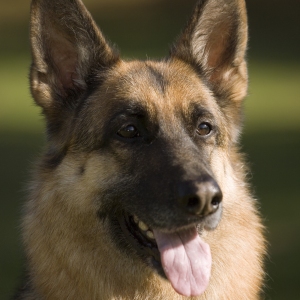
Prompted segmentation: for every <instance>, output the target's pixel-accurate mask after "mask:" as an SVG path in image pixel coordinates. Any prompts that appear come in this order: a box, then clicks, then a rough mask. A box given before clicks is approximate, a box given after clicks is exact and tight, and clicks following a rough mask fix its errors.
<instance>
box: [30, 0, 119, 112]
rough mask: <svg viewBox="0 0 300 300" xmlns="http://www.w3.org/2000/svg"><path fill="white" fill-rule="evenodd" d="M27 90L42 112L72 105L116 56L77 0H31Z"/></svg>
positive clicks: (114, 60) (116, 58) (111, 63)
mask: <svg viewBox="0 0 300 300" xmlns="http://www.w3.org/2000/svg"><path fill="white" fill-rule="evenodd" d="M31 45H32V58H33V62H32V66H31V89H32V94H33V96H34V99H35V101H36V102H37V104H38V105H40V106H41V107H42V108H43V109H44V113H45V114H46V116H49V115H50V114H51V113H53V112H54V110H55V113H56V114H58V112H59V110H60V109H62V108H65V107H66V106H68V107H69V108H70V107H74V106H75V105H76V101H78V99H79V98H80V96H81V95H82V94H83V93H85V92H86V90H87V88H88V87H89V88H90V85H91V84H92V83H93V81H94V80H95V76H94V75H95V73H96V72H97V71H99V70H101V69H104V68H109V67H110V66H112V65H113V64H114V63H115V62H116V61H117V60H118V55H117V54H116V52H115V50H114V49H113V48H112V47H111V46H110V45H109V44H108V43H107V42H106V40H105V38H104V37H103V35H102V33H101V32H100V30H99V29H98V27H97V25H96V24H95V22H94V21H93V19H92V17H91V16H90V14H89V12H88V11H87V9H86V8H85V6H84V5H83V3H82V2H81V0H33V1H32V4H31Z"/></svg>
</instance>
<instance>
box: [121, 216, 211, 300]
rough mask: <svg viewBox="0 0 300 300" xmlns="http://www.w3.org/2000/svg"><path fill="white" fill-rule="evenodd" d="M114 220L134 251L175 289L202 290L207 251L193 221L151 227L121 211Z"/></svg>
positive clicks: (208, 267)
mask: <svg viewBox="0 0 300 300" xmlns="http://www.w3.org/2000/svg"><path fill="white" fill-rule="evenodd" d="M118 220H119V224H120V226H121V229H122V231H123V233H124V234H125V237H126V240H127V241H128V243H130V245H131V246H132V247H133V248H134V249H135V251H136V253H137V255H138V256H140V257H141V258H142V260H143V261H144V262H146V263H147V264H148V265H149V266H150V267H152V268H153V269H155V270H156V271H157V272H158V274H159V275H161V276H162V277H164V278H167V279H168V280H169V281H170V283H171V285H172V286H173V288H174V289H175V291H177V292H178V293H179V294H182V295H184V296H197V295H200V294H201V293H203V292H204V291H205V289H206V287H207V285H208V281H209V277H210V270H211V253H210V249H209V246H208V245H207V244H206V243H205V242H204V241H203V240H202V239H201V238H200V236H199V234H198V231H197V226H196V225H191V226H189V227H187V228H184V229H180V230H177V231H172V232H165V231H162V230H159V229H152V228H151V227H149V226H148V225H146V224H145V223H144V222H143V221H141V220H140V219H139V218H138V217H137V216H134V215H130V214H127V213H125V212H124V213H123V214H120V216H119V218H118Z"/></svg>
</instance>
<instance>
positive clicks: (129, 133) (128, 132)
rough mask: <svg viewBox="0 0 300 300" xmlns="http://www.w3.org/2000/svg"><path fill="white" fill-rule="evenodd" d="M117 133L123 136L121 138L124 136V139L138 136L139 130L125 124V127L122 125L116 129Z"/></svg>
mask: <svg viewBox="0 0 300 300" xmlns="http://www.w3.org/2000/svg"><path fill="white" fill-rule="evenodd" d="M118 135H119V136H121V137H123V138H126V139H132V138H135V137H139V136H140V132H139V131H138V129H137V128H136V127H135V126H134V125H127V126H125V127H122V128H121V129H120V130H119V131H118Z"/></svg>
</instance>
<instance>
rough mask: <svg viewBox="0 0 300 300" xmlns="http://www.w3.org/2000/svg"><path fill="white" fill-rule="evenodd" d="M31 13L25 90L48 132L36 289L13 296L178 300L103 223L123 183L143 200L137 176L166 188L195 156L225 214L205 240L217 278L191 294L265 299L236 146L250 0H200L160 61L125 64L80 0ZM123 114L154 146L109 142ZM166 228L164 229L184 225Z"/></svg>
mask: <svg viewBox="0 0 300 300" xmlns="http://www.w3.org/2000/svg"><path fill="white" fill-rule="evenodd" d="M31 16H32V18H31V40H32V54H33V64H32V67H31V87H32V94H33V97H34V99H35V101H36V103H37V104H38V105H40V106H41V107H42V109H43V112H44V114H45V117H46V122H47V134H48V135H47V147H46V151H45V154H44V156H43V157H42V158H41V160H40V162H39V164H38V165H37V168H36V170H35V173H34V176H33V181H32V183H31V185H30V198H29V201H28V203H27V204H26V212H25V216H24V220H23V239H24V244H25V250H26V255H27V259H28V281H27V283H26V285H25V286H24V287H23V288H22V289H21V290H20V293H19V294H18V295H17V296H16V299H34V300H37V299H87V300H90V299H103V300H108V299H124V300H125V299H130V300H132V299H135V300H138V299H149V300H150V299H151V300H155V299H164V300H168V299H172V300H174V299H183V298H184V297H182V296H180V295H179V294H177V293H176V292H175V291H174V290H173V288H172V287H171V285H170V284H169V283H168V281H166V280H165V279H163V278H161V277H160V276H159V275H157V274H156V272H154V271H153V270H152V268H150V267H148V266H146V264H145V263H144V262H143V261H142V260H141V259H140V258H139V257H137V256H136V255H134V253H133V254H132V255H128V253H127V252H126V253H125V252H124V251H123V250H122V249H121V248H120V247H118V244H117V243H116V241H115V239H118V238H119V237H118V236H112V235H111V227H110V225H109V216H110V215H111V214H114V212H116V211H117V208H115V204H116V203H119V202H120V199H121V200H122V198H123V197H124V199H125V198H126V197H130V196H126V193H127V192H128V191H127V190H126V187H127V185H130V186H131V187H133V191H134V190H136V193H138V192H137V191H138V190H139V186H138V184H136V182H142V183H144V182H148V181H147V180H149V184H151V187H156V188H157V189H159V190H163V189H164V188H167V187H168V184H169V181H168V180H167V179H166V180H165V179H164V178H165V177H170V178H173V177H172V176H173V175H172V173H173V171H172V170H175V167H174V164H176V165H179V166H180V170H181V169H182V170H184V172H185V174H187V175H185V176H190V177H192V176H194V175H193V174H194V173H195V172H197V170H198V169H197V168H196V167H194V165H195V164H198V163H199V161H201V163H202V162H203V164H204V165H205V166H209V167H208V168H209V169H210V170H211V173H212V174H213V175H214V178H215V179H216V181H217V182H218V184H219V186H220V188H221V190H222V193H223V215H222V219H221V221H220V223H219V225H218V227H217V228H216V229H215V230H213V231H203V232H202V237H203V239H204V240H205V241H206V242H207V243H208V244H209V245H210V248H211V252H212V259H213V266H212V276H211V279H210V283H209V286H208V288H207V290H206V292H205V293H204V294H203V295H201V296H199V297H197V298H195V299H213V300H215V299H218V300H221V299H230V300H233V299H237V300H240V299H249V300H250V299H259V295H260V291H261V287H262V278H263V269H262V260H263V255H264V252H265V246H264V238H263V235H262V231H263V226H262V225H261V221H260V217H259V215H258V213H257V209H256V203H255V200H254V199H253V198H252V196H251V194H250V193H249V190H248V185H247V183H245V176H246V172H247V169H246V168H245V164H244V161H243V158H242V157H241V155H240V154H239V152H238V145H237V143H238V137H239V133H240V128H241V114H242V112H241V110H242V108H241V107H242V100H243V98H244V97H245V95H246V91H247V70H246V63H245V50H246V43H247V18H246V11H245V4H244V1H243V0H201V1H199V2H198V4H197V6H196V9H195V12H194V14H193V16H192V18H191V20H190V22H189V23H188V25H187V27H186V29H185V30H184V31H183V33H182V34H181V35H180V37H179V38H178V40H177V42H176V43H175V44H174V46H173V47H172V49H171V52H170V56H169V57H168V58H166V59H164V60H162V61H146V62H141V61H131V62H126V61H123V60H121V59H120V58H119V56H118V54H117V53H116V51H115V50H114V49H113V48H112V47H110V46H109V44H108V43H107V42H106V41H105V39H104V37H103V35H102V33H101V32H100V31H99V29H98V28H97V27H96V25H95V23H94V22H93V20H92V18H91V16H90V15H89V13H88V12H87V11H86V9H85V7H84V6H83V4H82V2H81V1H80V0H60V1H59V0H51V1H50V0H48V1H47V0H33V2H32V14H31ZM122 107H125V110H130V109H132V110H134V114H135V115H136V114H138V113H140V114H141V115H142V116H143V118H144V116H145V115H146V117H145V118H144V119H143V122H145V123H146V124H147V125H145V128H147V130H148V131H147V134H148V132H151V134H148V135H147V137H148V138H149V141H148V140H146V142H145V143H147V145H148V146H147V147H146V146H144V145H142V146H128V145H127V144H126V145H125V144H123V143H122V142H120V141H118V140H116V139H115V138H112V136H113V135H114V134H115V132H116V131H117V130H118V126H120V125H118V124H119V123H117V125H115V123H114V125H112V121H111V120H112V119H113V118H114V116H115V115H116V114H118V113H119V112H118V110H120V111H121V112H120V113H122V112H123V111H122ZM195 107H198V108H197V109H200V111H202V114H204V116H200V118H202V119H205V120H208V119H209V120H211V119H212V121H211V122H214V124H215V128H216V133H215V134H213V135H212V136H211V137H210V138H208V139H206V140H205V141H202V140H201V141H198V138H197V137H195V133H194V131H195V129H194V126H195V125H194V119H193V117H192V116H193V114H194V113H195ZM123 110H124V108H123ZM207 110H209V114H207V115H205V114H206V113H205V111H207ZM136 111H138V113H136ZM140 111H141V112H140ZM203 111H204V112H203ZM126 120H127V119H126ZM134 120H135V121H136V119H134ZM135 121H134V122H135ZM118 122H120V121H118ZM126 122H127V121H126ZM143 126H144V125H143ZM143 128H144V127H143ZM131 147H132V148H131ZM139 147H140V148H139ZM133 148H134V150H132V149H133ZM139 149H142V150H139ZM141 151H142V152H141ZM165 153H167V154H165ZM168 160H170V161H171V162H173V163H171V164H168V163H167V162H166V161H168ZM205 168H206V167H205ZM170 170H171V171H170ZM145 174H146V175H147V174H150V175H151V176H152V178H151V176H150V177H149V176H148V175H147V176H148V177H147V176H146V175H145ZM178 176H179V175H178ZM144 177H145V178H146V179H145V181H141V179H140V178H144ZM147 178H149V179H147ZM153 178H154V180H153ZM143 180H144V179H143ZM170 180H171V179H170ZM174 180H175V179H174ZM160 181H162V183H161V184H160V183H159V182H160ZM175 183H176V182H175ZM123 186H124V187H125V188H124V190H122V187H123ZM124 191H125V192H124ZM128 193H129V194H130V193H131V190H130V192H128ZM153 193H155V191H154V192H153ZM107 199H109V200H107ZM110 199H113V200H110ZM155 205H158V204H155ZM143 214H145V213H144V212H143V211H141V215H143ZM171 214H172V212H171V211H170V210H169V209H166V210H165V215H163V216H162V217H165V219H166V220H169V219H171ZM159 217H160V215H159V214H158V215H157V216H155V214H154V216H153V218H154V219H155V218H157V219H159ZM149 222H150V223H151V221H149ZM157 222H158V221H157ZM170 222H171V221H170ZM170 222H169V221H165V223H161V224H162V225H161V226H166V227H168V228H173V227H172V226H176V224H171V223H170Z"/></svg>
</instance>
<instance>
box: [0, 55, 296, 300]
mask: <svg viewBox="0 0 300 300" xmlns="http://www.w3.org/2000/svg"><path fill="white" fill-rule="evenodd" d="M0 64H1V69H0V82H1V89H0V93H1V99H2V102H1V107H2V108H1V111H0V114H1V115H0V141H1V144H0V157H1V175H0V179H1V189H0V195H1V209H0V233H1V243H0V244H1V250H0V254H1V258H0V264H1V265H0V266H1V267H0V278H1V281H0V298H1V299H7V298H8V295H9V294H10V292H11V291H12V290H13V288H14V287H15V285H16V284H17V282H18V277H19V276H20V274H21V269H22V250H21V244H20V237H19V229H18V224H19V221H18V220H19V217H20V211H21V206H22V202H23V201H24V198H25V194H26V193H25V192H24V187H25V186H26V184H25V183H26V181H27V180H28V179H27V178H28V176H27V174H28V170H29V169H30V165H31V164H32V162H33V161H34V157H35V155H36V154H37V153H38V152H39V151H40V149H41V147H42V144H43V136H42V131H43V122H42V117H41V115H40V109H39V108H38V107H36V106H35V105H33V100H32V99H31V97H30V92H29V84H28V80H27V76H28V66H29V57H28V56H23V57H18V58H12V57H9V59H8V58H7V57H3V58H2V59H1V60H0ZM249 65H250V89H249V96H248V98H247V100H246V104H245V110H246V126H245V134H244V138H243V144H244V147H243V148H244V150H245V151H246V152H247V153H248V154H249V157H250V159H249V160H250V161H251V165H252V172H253V173H252V174H253V179H252V181H253V185H254V187H255V190H256V194H257V196H258V198H259V199H260V203H261V208H262V214H263V216H264V219H265V223H266V225H267V227H268V232H267V237H268V240H269V242H270V250H269V253H270V259H269V260H268V261H267V270H268V273H269V280H268V282H267V284H268V286H269V289H268V290H267V296H266V298H267V299H295V300H296V299H298V291H299V287H298V283H297V281H296V279H295V278H297V276H298V269H299V268H300V261H299V259H298V252H299V251H300V242H299V239H298V238H297V237H298V232H299V230H300V226H299V221H298V219H299V217H298V215H299V213H298V212H299V210H300V202H299V201H298V198H299V197H298V190H299V183H300V182H299V175H298V173H299V169H300V159H299V149H300V118H299V112H300V101H299V100H300V89H299V83H300V73H299V65H297V64H282V63H275V62H273V63H261V62H255V61H250V63H249Z"/></svg>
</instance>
